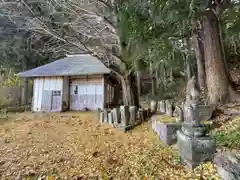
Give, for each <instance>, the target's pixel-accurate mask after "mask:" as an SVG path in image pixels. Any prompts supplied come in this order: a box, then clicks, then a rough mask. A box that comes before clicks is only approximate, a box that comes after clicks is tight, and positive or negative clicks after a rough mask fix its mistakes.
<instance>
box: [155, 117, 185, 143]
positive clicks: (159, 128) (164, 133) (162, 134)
mask: <svg viewBox="0 0 240 180" xmlns="http://www.w3.org/2000/svg"><path fill="white" fill-rule="evenodd" d="M151 120H152V129H153V130H154V131H155V132H156V133H157V134H158V135H159V138H160V139H161V141H163V142H164V143H165V144H167V145H172V144H174V143H176V141H177V130H179V129H180V128H181V123H162V122H160V121H159V120H157V118H156V116H152V117H151Z"/></svg>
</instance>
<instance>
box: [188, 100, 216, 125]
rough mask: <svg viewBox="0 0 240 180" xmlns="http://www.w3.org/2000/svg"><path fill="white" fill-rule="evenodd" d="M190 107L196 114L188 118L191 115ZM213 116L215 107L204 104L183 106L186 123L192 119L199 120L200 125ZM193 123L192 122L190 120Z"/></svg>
mask: <svg viewBox="0 0 240 180" xmlns="http://www.w3.org/2000/svg"><path fill="white" fill-rule="evenodd" d="M190 106H192V107H194V108H195V109H196V110H195V112H194V114H192V115H193V116H194V117H188V116H189V115H190V114H189V113H188V111H189V108H190ZM212 114H213V107H211V106H207V105H202V104H200V105H199V104H192V105H191V104H184V105H183V115H184V119H185V120H186V121H189V120H190V119H192V118H195V119H198V120H199V123H200V122H201V121H204V120H209V119H211V117H212ZM190 121H191V120H190Z"/></svg>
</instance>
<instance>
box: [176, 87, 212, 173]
mask: <svg viewBox="0 0 240 180" xmlns="http://www.w3.org/2000/svg"><path fill="white" fill-rule="evenodd" d="M192 88H195V87H192ZM191 92H194V93H191ZM196 92H197V90H196V89H191V90H190V93H191V94H190V96H189V97H191V98H190V99H188V101H187V102H186V103H185V105H184V122H183V124H182V127H181V129H180V130H178V131H177V147H178V149H179V151H180V156H181V158H182V159H183V161H184V162H185V163H186V164H187V165H188V167H189V168H190V169H194V168H195V167H196V166H198V165H199V164H200V163H202V162H204V161H208V160H212V159H213V156H214V153H215V152H216V144H215V142H214V140H213V139H212V138H211V137H210V136H208V135H207V133H208V132H207V131H208V129H207V128H206V126H205V125H203V124H201V119H200V109H199V106H201V105H199V103H200V97H199V94H200V93H196Z"/></svg>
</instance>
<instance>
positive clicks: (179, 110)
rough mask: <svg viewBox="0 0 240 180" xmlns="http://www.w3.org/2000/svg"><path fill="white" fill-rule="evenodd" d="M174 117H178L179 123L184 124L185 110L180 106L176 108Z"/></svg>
mask: <svg viewBox="0 0 240 180" xmlns="http://www.w3.org/2000/svg"><path fill="white" fill-rule="evenodd" d="M173 116H174V117H176V120H177V122H183V120H184V118H183V110H182V108H181V107H180V106H175V110H174V112H173Z"/></svg>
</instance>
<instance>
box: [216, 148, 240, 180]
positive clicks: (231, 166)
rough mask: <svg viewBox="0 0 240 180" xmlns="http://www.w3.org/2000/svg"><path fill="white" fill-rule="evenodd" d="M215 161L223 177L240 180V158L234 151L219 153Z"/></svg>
mask: <svg viewBox="0 0 240 180" xmlns="http://www.w3.org/2000/svg"><path fill="white" fill-rule="evenodd" d="M213 163H214V164H215V165H216V168H217V172H218V174H219V175H220V177H221V178H223V179H226V180H240V158H239V157H237V156H236V155H234V154H233V153H226V152H225V153H217V154H215V156H214V159H213Z"/></svg>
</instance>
